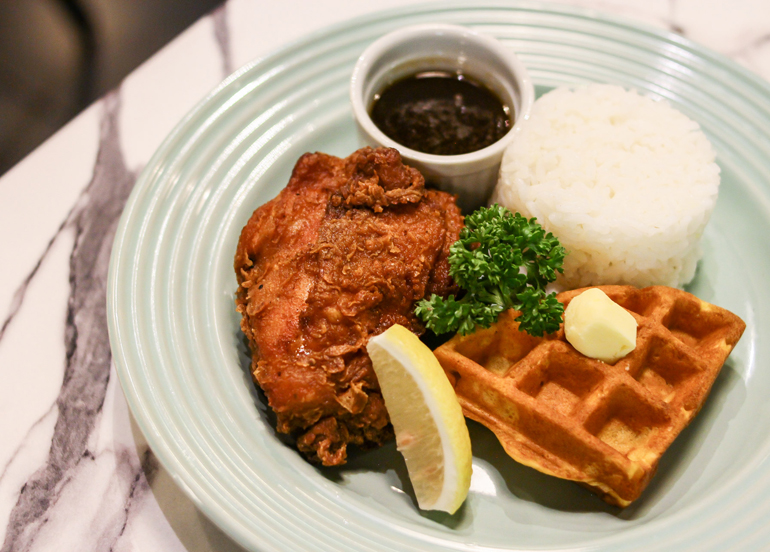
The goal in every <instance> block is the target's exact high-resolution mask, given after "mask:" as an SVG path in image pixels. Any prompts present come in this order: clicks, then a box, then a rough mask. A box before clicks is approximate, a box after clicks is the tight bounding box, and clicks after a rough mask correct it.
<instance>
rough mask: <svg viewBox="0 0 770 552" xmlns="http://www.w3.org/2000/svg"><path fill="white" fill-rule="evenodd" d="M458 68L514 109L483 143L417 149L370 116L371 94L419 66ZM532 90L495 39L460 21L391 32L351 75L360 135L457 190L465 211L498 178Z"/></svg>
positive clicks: (515, 61)
mask: <svg viewBox="0 0 770 552" xmlns="http://www.w3.org/2000/svg"><path fill="white" fill-rule="evenodd" d="M429 70H436V71H442V72H443V71H445V72H451V73H454V72H462V73H463V74H464V75H465V76H466V77H469V78H471V79H472V80H475V81H477V82H480V83H482V84H483V85H485V86H486V87H487V88H489V89H490V90H491V91H492V92H494V93H495V94H496V95H497V96H498V97H499V98H500V100H502V102H503V103H504V104H505V105H507V106H508V107H509V108H512V109H513V115H514V120H513V122H514V124H513V127H512V128H511V129H510V130H509V131H508V133H507V134H506V135H505V136H504V137H502V138H501V139H500V140H498V141H497V142H495V143H494V144H492V145H490V146H487V147H486V148H483V149H480V150H478V151H474V152H471V153H464V154H461V155H433V154H429V153H422V152H419V151H416V150H413V149H410V148H407V147H405V146H402V145H401V144H399V143H397V142H395V141H394V140H392V139H391V138H389V137H387V136H386V135H385V134H384V133H383V132H382V131H381V130H380V129H379V128H377V126H376V125H375V124H374V122H372V119H371V117H370V116H369V111H370V109H371V106H372V103H373V102H374V96H375V94H377V93H380V92H382V90H383V89H384V88H386V87H387V86H388V85H390V84H392V83H393V82H396V81H398V80H400V79H402V78H405V77H408V76H410V75H414V74H416V73H420V72H423V71H429ZM534 98H535V91H534V87H533V85H532V81H531V80H530V79H529V76H528V75H527V70H526V68H525V67H524V65H523V64H522V63H521V62H520V61H519V59H518V58H517V57H516V54H515V53H514V52H513V51H512V50H511V49H510V48H507V47H505V46H504V45H503V44H501V43H500V42H498V41H497V40H495V39H493V38H491V37H488V36H485V35H482V34H479V33H477V32H475V31H473V30H471V29H468V28H466V27H460V26H457V25H445V24H439V23H436V24H423V25H414V26H410V27H405V28H402V29H399V30H397V31H394V32H391V33H389V34H387V35H385V36H383V37H381V38H379V39H378V40H376V41H375V42H374V43H372V44H371V45H370V46H369V47H368V48H367V49H366V50H364V52H363V53H362V54H361V56H360V57H359V58H358V61H357V63H356V66H355V68H354V69H353V76H352V78H351V81H350V100H351V103H352V106H353V115H354V116H355V119H356V123H357V125H358V130H359V134H360V136H361V139H362V140H363V142H364V143H365V144H367V145H371V146H385V147H391V148H396V149H397V150H398V151H399V152H401V157H402V158H403V160H404V162H405V163H406V164H407V165H411V166H412V167H415V168H416V169H418V170H419V171H420V172H421V173H422V174H423V176H425V179H426V180H427V181H428V182H429V183H431V184H434V185H435V186H437V187H438V188H440V189H442V190H445V191H447V192H450V193H452V194H457V196H458V203H459V205H460V207H461V208H462V209H463V211H464V212H466V213H468V212H470V211H472V210H474V209H476V208H477V207H479V206H481V205H486V203H487V201H488V200H489V197H490V196H491V194H492V190H493V189H494V186H495V183H496V182H497V177H498V172H499V170H500V161H501V160H502V157H503V152H504V151H505V148H506V147H507V146H508V144H509V143H510V142H511V140H512V139H513V137H514V136H515V135H516V133H517V132H518V130H519V126H520V124H521V122H522V121H524V120H526V119H528V118H529V113H530V111H531V109H532V103H533V102H534Z"/></svg>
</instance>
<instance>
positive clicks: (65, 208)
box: [0, 0, 770, 552]
mask: <svg viewBox="0 0 770 552" xmlns="http://www.w3.org/2000/svg"><path fill="white" fill-rule="evenodd" d="M408 3H409V1H408V0H391V1H390V2H389V3H388V5H389V6H395V5H401V4H408ZM568 3H570V4H574V5H579V6H583V7H587V8H590V9H595V10H598V11H603V12H608V13H613V14H619V15H622V16H625V17H628V18H631V19H634V20H637V21H639V22H642V23H644V24H648V25H654V26H657V27H661V28H664V29H668V30H670V31H673V32H676V33H680V34H682V35H684V36H685V37H688V38H690V39H692V40H694V41H697V42H699V43H701V44H703V45H705V46H707V47H709V48H711V49H713V50H716V51H717V52H720V53H722V54H724V55H727V56H729V57H730V58H732V59H733V60H735V61H737V62H738V63H740V64H742V65H744V66H745V67H747V68H749V69H750V70H752V71H754V72H756V73H758V74H759V75H761V76H762V77H764V78H765V79H770V9H768V7H767V0H737V1H736V2H729V3H728V2H706V3H704V2H701V1H699V0H572V1H571V2H568ZM381 6H382V2H377V1H375V0H356V1H355V2H354V1H351V0H315V1H314V2H303V1H302V0H281V1H280V2H259V1H257V0H229V1H228V2H226V3H225V4H224V5H223V6H222V7H221V8H220V9H218V10H216V11H215V12H214V13H211V14H210V15H208V16H206V17H204V18H202V19H201V20H199V21H198V22H197V23H195V24H194V25H193V26H192V27H190V28H189V29H188V30H187V31H186V32H184V33H183V34H182V35H180V36H179V37H177V38H176V39H175V40H174V41H173V42H171V43H170V44H168V45H167V46H166V47H165V48H164V49H163V50H161V51H160V52H159V53H158V54H156V55H155V56H154V57H153V58H151V59H150V60H149V61H147V62H146V63H145V64H143V65H142V66H141V67H139V68H138V69H137V70H136V71H134V72H133V73H132V74H131V75H129V76H128V77H127V78H126V79H125V81H124V82H123V83H122V84H121V85H120V86H119V87H118V88H117V89H115V90H114V91H112V92H110V93H109V94H107V95H106V96H105V97H104V98H102V99H101V100H99V101H98V102H96V103H95V104H94V105H92V106H91V107H89V108H88V109H87V110H85V111H84V112H83V113H82V114H81V115H80V116H78V117H77V118H76V119H75V120H73V121H72V122H71V123H70V124H68V125H67V126H66V127H64V128H63V129H61V130H60V131H59V132H58V133H57V134H56V135H54V136H53V137H52V138H51V139H50V140H48V141H47V142H46V143H44V144H43V145H42V146H41V147H40V148H38V149H37V150H36V151H34V152H33V153H32V154H31V155H30V156H28V157H27V158H26V159H24V160H23V161H22V162H21V163H19V164H18V165H17V166H16V167H15V168H13V169H12V170H11V171H10V172H8V173H7V174H6V175H5V176H3V177H2V179H0V236H2V246H1V247H0V267H2V269H0V428H2V439H0V543H2V544H1V545H0V550H2V552H12V551H25V552H32V551H40V550H57V551H61V552H64V551H70V550H72V551H79V552H85V551H91V550H100V551H107V550H111V551H115V552H123V551H126V552H127V551H150V550H164V551H166V552H173V551H183V550H188V551H208V550H217V551H220V552H221V551H227V550H239V549H240V547H239V546H238V545H237V544H235V543H234V542H233V541H231V540H230V539H229V538H228V537H227V536H226V535H225V534H223V533H222V532H221V531H220V530H219V529H218V528H217V527H216V526H214V525H213V524H212V523H211V522H209V521H208V520H207V519H206V518H205V517H204V516H203V514H201V513H200V512H199V511H198V510H197V509H196V508H195V506H194V505H193V503H192V502H191V501H190V500H189V499H188V498H187V497H186V495H185V494H184V493H183V492H182V491H181V490H180V489H179V488H178V487H177V486H176V485H175V483H174V482H173V480H172V478H171V476H170V475H169V473H167V472H166V471H165V470H164V468H163V467H162V466H161V465H159V463H158V461H157V459H156V458H155V456H154V455H153V452H152V450H150V449H149V447H148V446H147V444H146V442H145V440H144V439H143V437H142V435H141V433H140V432H139V430H138V429H137V427H136V425H135V423H134V422H133V420H132V417H131V414H130V412H129V410H128V408H127V406H126V402H125V399H124V396H123V394H122V391H121V388H120V384H119V383H118V379H117V377H116V374H115V371H114V367H112V366H111V354H110V346H109V340H108V333H107V324H106V321H105V317H106V312H105V310H106V308H105V285H106V278H107V267H108V260H109V256H110V249H111V244H112V239H113V235H114V232H115V227H116V224H117V221H118V219H119V217H120V214H121V210H122V207H123V205H124V203H125V201H126V198H127V196H128V195H129V193H130V191H131V189H132V186H133V185H134V182H135V180H136V178H137V175H138V174H139V173H140V171H141V170H142V168H143V166H144V165H145V164H146V163H147V162H148V160H149V159H150V156H151V155H152V153H153V151H154V150H155V149H156V147H157V146H158V145H159V144H160V142H161V141H162V139H163V138H164V137H165V136H166V135H167V133H168V132H169V131H170V130H171V129H172V128H173V126H174V125H175V124H176V123H177V121H179V120H180V119H181V118H182V117H183V116H184V115H185V113H186V112H187V111H188V110H189V109H191V108H192V107H193V105H194V104H195V103H196V102H197V101H198V100H199V99H201V98H202V97H203V96H204V95H205V94H206V93H207V92H208V91H209V90H211V89H212V88H213V87H214V86H215V85H216V84H217V83H218V82H220V81H221V80H222V79H223V78H224V77H225V76H227V75H228V74H229V73H231V72H232V71H233V70H235V69H237V68H238V67H239V66H241V65H242V64H245V63H247V62H248V61H250V60H252V59H253V58H255V57H258V56H262V55H264V54H267V53H269V52H271V51H272V50H274V49H276V48H278V47H280V46H281V45H284V44H286V43H289V42H290V41H293V40H295V39H297V38H300V37H302V36H303V35H305V34H307V33H309V32H311V31H314V30H316V29H320V28H322V27H324V26H326V25H329V24H332V23H335V22H339V21H342V20H345V19H347V18H350V17H353V16H357V15H360V14H364V13H368V12H373V11H375V10H377V9H379V8H380V7H381Z"/></svg>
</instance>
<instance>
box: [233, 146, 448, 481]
mask: <svg viewBox="0 0 770 552" xmlns="http://www.w3.org/2000/svg"><path fill="white" fill-rule="evenodd" d="M462 225H463V222H462V216H461V214H460V210H459V209H458V207H457V206H456V205H455V199H454V197H453V196H450V195H449V194H447V193H444V192H439V191H435V190H428V189H426V188H425V181H424V179H423V177H422V175H421V174H420V173H419V172H418V171H417V170H415V169H413V168H411V167H408V166H405V165H403V164H402V162H401V156H400V154H399V153H398V151H396V150H394V149H387V148H378V149H372V148H364V149H361V150H358V151H356V152H354V153H353V154H352V155H351V156H350V157H348V158H346V159H341V158H338V157H333V156H330V155H326V154H323V153H309V154H305V155H303V156H302V157H301V158H300V159H299V161H298V162H297V164H296V166H295V167H294V171H293V173H292V176H291V179H290V181H289V184H288V185H287V186H286V188H285V189H284V190H283V191H281V193H280V194H279V195H278V196H277V197H276V198H275V199H273V200H272V201H270V202H268V203H266V204H265V205H263V206H262V207H259V208H258V209H257V210H256V211H254V213H253V215H252V216H251V219H250V220H249V222H248V223H247V224H246V226H245V227H244V228H243V231H242V233H241V237H240V240H239V242H238V248H237V252H236V255H235V272H236V275H237V278H238V284H239V286H238V291H237V297H236V305H237V310H238V312H239V313H241V315H242V320H241V329H242V330H243V333H244V334H245V335H246V337H247V338H248V341H249V345H250V347H251V351H252V366H251V368H252V374H253V377H254V380H255V381H256V383H257V384H258V385H259V386H260V387H261V388H262V389H263V391H264V392H265V395H266V396H267V399H268V401H269V404H270V407H271V408H272V409H273V410H274V411H275V413H276V416H277V429H278V431H280V432H283V433H290V434H293V435H295V436H296V437H297V446H298V448H299V449H300V450H301V451H302V452H303V453H305V454H306V455H307V457H308V458H309V459H311V460H313V461H320V462H321V463H322V464H324V465H327V466H333V465H339V464H343V463H344V462H345V460H346V457H347V445H348V443H354V444H356V445H360V446H377V445H380V444H382V443H383V442H384V441H386V440H388V439H390V438H391V437H392V435H393V430H392V427H391V425H390V423H389V419H388V414H387V411H386V410H385V405H384V402H383V400H382V395H381V394H380V389H379V385H378V383H377V378H376V376H375V374H374V371H373V369H372V365H371V361H370V360H369V356H368V355H367V353H366V343H367V341H368V339H369V337H370V336H372V335H377V334H380V333H382V332H383V331H385V330H386V329H387V328H389V327H390V326H391V325H393V324H396V323H398V324H401V325H403V326H405V327H407V328H409V329H410V330H411V331H413V332H414V333H416V334H418V335H419V334H422V333H423V331H424V327H423V325H422V323H421V322H420V321H419V320H418V319H417V317H416V316H415V314H414V306H415V303H416V302H417V301H419V300H420V299H422V298H424V297H426V296H430V295H431V294H432V293H436V294H438V295H442V296H447V295H449V294H450V293H456V292H457V289H456V287H455V284H454V282H453V281H452V279H451V277H450V276H449V263H448V261H447V257H448V255H449V247H450V246H451V245H452V243H454V242H455V241H456V240H457V238H458V235H459V232H460V229H461V228H462Z"/></svg>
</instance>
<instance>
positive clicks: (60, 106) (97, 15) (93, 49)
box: [0, 0, 223, 175]
mask: <svg viewBox="0 0 770 552" xmlns="http://www.w3.org/2000/svg"><path fill="white" fill-rule="evenodd" d="M222 3H223V0H0V175H1V174H3V173H5V172H6V171H7V170H8V169H9V168H11V167H12V166H13V165H14V164H16V163H17V162H18V161H20V160H21V159H22V158H23V157H24V156H25V155H27V154H28V153H29V152H30V151H32V150H33V149H34V148H35V147H37V146H38V145H39V144H41V143H42V142H43V141H44V140H45V139H46V138H48V137H49V136H50V135H51V134H53V133H54V132H56V130H58V129H59V128H61V127H62V126H63V125H64V124H65V123H66V122H67V121H69V120H70V119H71V118H72V117H74V116H75V115H77V114H78V113H79V112H80V111H81V110H83V109H84V108H85V107H87V106H88V105H90V104H91V103H92V102H93V101H94V100H95V99H97V98H99V97H100V96H101V95H103V94H104V93H105V92H107V91H108V90H110V89H112V88H114V87H115V86H117V85H118V84H119V83H120V81H121V80H122V79H123V77H125V76H126V75H127V74H128V73H130V72H131V71H132V70H133V69H134V68H135V67H137V66H138V65H140V64H141V63H142V62H143V61H144V60H146V59H147V58H149V57H150V56H152V54H154V53H155V52H156V51H158V50H159V49H160V48H162V47H163V46H164V45H165V44H166V43H168V42H169V41H171V40H172V39H173V38H174V37H175V36H176V35H178V34H179V33H181V32H182V31H184V30H185V29H186V28H187V27H188V26H190V25H191V24H192V23H194V22H195V21H196V20H197V19H199V18H200V17H201V16H203V15H205V14H207V13H208V12H210V11H211V10H213V9H215V8H216V7H218V6H219V5H220V4H222Z"/></svg>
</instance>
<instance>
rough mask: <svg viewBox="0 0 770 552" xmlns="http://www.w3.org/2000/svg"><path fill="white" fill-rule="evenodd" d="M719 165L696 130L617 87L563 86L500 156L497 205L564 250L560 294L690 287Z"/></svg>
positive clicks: (540, 104) (664, 106)
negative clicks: (620, 287)
mask: <svg viewBox="0 0 770 552" xmlns="http://www.w3.org/2000/svg"><path fill="white" fill-rule="evenodd" d="M718 189H719V167H718V166H717V165H716V163H715V162H714V151H713V149H712V147H711V144H710V143H709V141H708V139H707V138H706V136H705V135H704V134H703V132H702V131H701V130H700V127H699V126H698V124H697V123H695V122H694V121H692V120H690V119H688V118H687V117H686V116H685V115H683V114H682V113H680V112H678V111H676V110H675V109H674V108H672V107H671V106H670V105H668V103H666V102H663V101H654V100H652V99H650V98H647V97H645V96H642V95H640V94H639V93H637V92H635V91H627V90H625V89H623V88H621V87H619V86H611V85H598V84H597V85H588V86H584V87H579V88H573V89H568V88H558V89H556V90H553V91H551V92H550V93H548V94H546V95H544V96H543V97H542V98H540V99H539V100H538V101H537V102H535V105H534V108H533V110H532V115H531V117H530V119H529V120H528V121H525V122H524V123H523V126H522V128H521V131H520V132H519V134H518V135H517V136H516V138H515V139H514V142H513V143H512V144H511V145H510V146H509V148H508V150H507V151H506V152H505V156H504V158H503V162H502V166H501V169H500V180H499V181H498V184H497V187H496V189H495V192H494V194H493V197H492V202H497V203H500V204H501V205H504V206H505V207H507V208H509V209H511V210H512V211H514V212H515V211H519V212H520V213H521V214H523V215H524V216H526V217H537V219H538V221H539V222H540V224H542V225H543V227H544V228H546V229H547V230H548V231H550V232H553V233H554V235H556V237H558V238H559V240H560V241H561V243H562V245H563V246H564V247H565V248H566V249H567V257H566V259H565V261H564V275H563V277H560V279H559V281H558V282H557V283H558V284H560V286H563V287H565V288H576V287H582V286H588V285H600V284H631V285H636V286H647V285H654V284H663V285H669V286H676V287H681V286H683V285H684V284H686V283H688V282H689V281H690V280H692V278H693V276H694V274H695V268H696V265H697V262H698V259H699V258H700V255H701V251H700V246H699V243H700V238H701V235H702V233H703V229H704V227H705V226H706V223H707V222H708V219H709V216H710V215H711V212H712V210H713V209H714V204H715V203H716V199H717V192H718Z"/></svg>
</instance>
